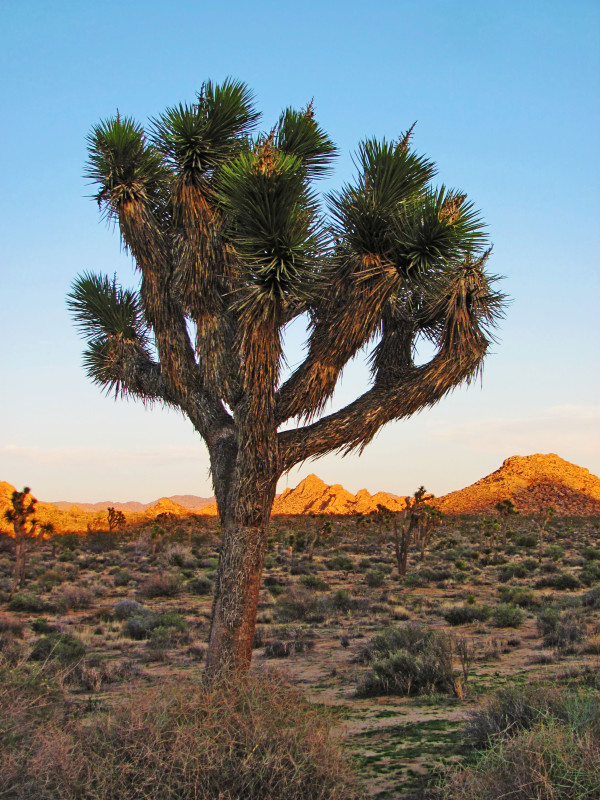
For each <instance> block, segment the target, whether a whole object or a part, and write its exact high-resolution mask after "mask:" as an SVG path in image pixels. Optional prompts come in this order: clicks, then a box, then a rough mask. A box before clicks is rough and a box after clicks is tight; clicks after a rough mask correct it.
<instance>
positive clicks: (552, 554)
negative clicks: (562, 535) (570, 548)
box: [544, 544, 565, 561]
mask: <svg viewBox="0 0 600 800" xmlns="http://www.w3.org/2000/svg"><path fill="white" fill-rule="evenodd" d="M544 555H545V556H546V558H551V559H552V561H560V559H561V558H564V557H565V548H564V547H563V546H562V545H560V544H551V545H550V547H547V548H546V549H545V550H544Z"/></svg>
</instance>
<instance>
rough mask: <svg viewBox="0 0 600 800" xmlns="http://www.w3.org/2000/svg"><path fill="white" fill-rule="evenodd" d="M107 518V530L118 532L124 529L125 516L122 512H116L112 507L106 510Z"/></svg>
mask: <svg viewBox="0 0 600 800" xmlns="http://www.w3.org/2000/svg"><path fill="white" fill-rule="evenodd" d="M106 513H107V516H108V530H109V531H111V532H112V531H119V530H122V529H123V528H124V527H125V514H124V513H123V512H122V511H117V510H116V509H115V508H113V506H111V507H110V508H108V509H107V512H106Z"/></svg>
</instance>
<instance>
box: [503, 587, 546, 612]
mask: <svg viewBox="0 0 600 800" xmlns="http://www.w3.org/2000/svg"><path fill="white" fill-rule="evenodd" d="M498 593H499V594H500V597H501V598H502V602H503V603H512V605H515V606H520V607H521V608H529V607H530V606H536V605H538V604H539V602H540V601H539V598H538V595H537V594H536V592H534V591H533V589H528V588H527V587H526V586H500V587H499V588H498Z"/></svg>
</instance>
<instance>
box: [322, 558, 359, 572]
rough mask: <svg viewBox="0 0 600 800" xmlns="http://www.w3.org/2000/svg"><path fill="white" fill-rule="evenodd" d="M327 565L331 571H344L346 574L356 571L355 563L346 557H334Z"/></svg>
mask: <svg viewBox="0 0 600 800" xmlns="http://www.w3.org/2000/svg"><path fill="white" fill-rule="evenodd" d="M326 563H327V567H328V568H329V569H335V570H343V571H344V572H351V571H352V570H353V569H354V561H353V560H352V559H351V558H350V557H349V556H345V555H337V556H333V558H330V559H329V561H327V562H326Z"/></svg>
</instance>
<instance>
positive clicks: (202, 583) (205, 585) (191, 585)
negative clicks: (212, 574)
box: [184, 575, 213, 596]
mask: <svg viewBox="0 0 600 800" xmlns="http://www.w3.org/2000/svg"><path fill="white" fill-rule="evenodd" d="M184 588H185V591H186V592H190V593H191V594H197V595H200V596H202V595H206V594H212V591H213V584H212V581H211V580H210V579H209V578H207V577H206V575H198V576H196V577H195V578H192V579H191V580H189V581H188V582H187V583H186V584H185V587H184Z"/></svg>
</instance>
